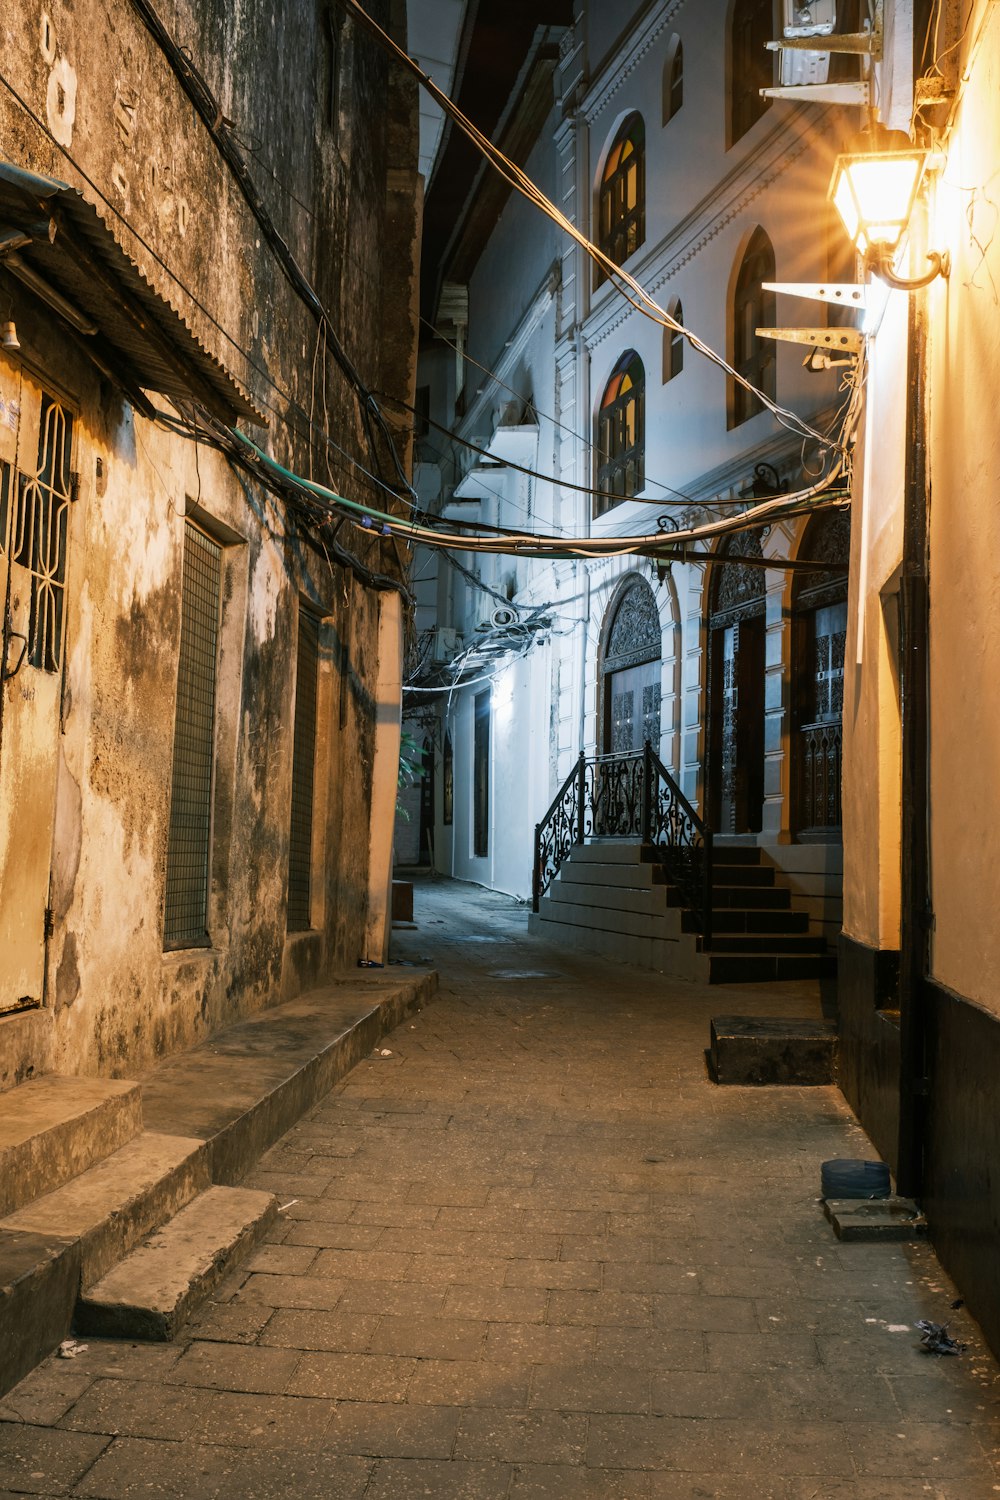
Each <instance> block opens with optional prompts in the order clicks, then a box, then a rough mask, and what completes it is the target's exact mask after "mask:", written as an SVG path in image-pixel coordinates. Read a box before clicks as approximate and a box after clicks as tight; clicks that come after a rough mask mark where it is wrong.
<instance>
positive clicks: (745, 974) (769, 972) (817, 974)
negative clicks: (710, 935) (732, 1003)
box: [703, 953, 837, 984]
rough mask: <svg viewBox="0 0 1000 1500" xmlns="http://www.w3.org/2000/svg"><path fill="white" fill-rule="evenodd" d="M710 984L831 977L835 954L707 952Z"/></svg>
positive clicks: (834, 968) (833, 974)
mask: <svg viewBox="0 0 1000 1500" xmlns="http://www.w3.org/2000/svg"><path fill="white" fill-rule="evenodd" d="M703 956H704V957H705V958H706V959H707V960H708V963H709V976H708V983H709V984H761V983H765V982H767V981H770V980H773V979H832V978H834V977H835V976H836V973H837V959H836V955H835V954H832V953H706V954H704V955H703Z"/></svg>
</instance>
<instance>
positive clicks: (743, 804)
mask: <svg viewBox="0 0 1000 1500" xmlns="http://www.w3.org/2000/svg"><path fill="white" fill-rule="evenodd" d="M721 555H722V556H723V557H727V558H730V559H732V560H731V561H728V562H726V563H724V564H723V565H722V566H720V567H719V568H718V569H717V577H716V579H715V580H714V582H713V590H712V611H711V615H710V620H709V624H710V635H711V653H712V654H711V668H710V671H711V685H712V692H711V701H710V708H709V726H708V734H709V745H710V755H709V761H710V773H711V788H712V792H711V807H712V814H713V818H714V824H715V828H716V830H717V832H719V833H758V832H759V831H760V829H761V826H762V823H763V816H762V812H763V803H764V574H763V571H762V570H761V569H760V568H755V567H753V566H750V565H747V564H745V563H741V562H739V561H738V560H737V559H739V558H740V557H743V556H750V557H754V558H759V557H760V556H761V548H760V540H759V538H758V537H757V536H756V534H755V533H753V532H738V533H737V534H736V535H735V536H734V537H733V539H732V541H730V542H729V543H727V544H726V545H725V550H724V551H723V552H722V553H721Z"/></svg>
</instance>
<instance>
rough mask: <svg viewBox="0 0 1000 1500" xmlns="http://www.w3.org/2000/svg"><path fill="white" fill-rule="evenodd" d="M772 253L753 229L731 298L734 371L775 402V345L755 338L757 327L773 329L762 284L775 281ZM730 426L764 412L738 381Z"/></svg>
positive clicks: (771, 304) (770, 300) (771, 301)
mask: <svg viewBox="0 0 1000 1500" xmlns="http://www.w3.org/2000/svg"><path fill="white" fill-rule="evenodd" d="M774 279H775V268H774V249H773V248H772V245H771V241H770V240H769V239H768V237H767V235H766V234H765V233H764V231H763V229H755V230H754V233H753V237H752V238H751V240H750V243H749V245H748V246H747V248H746V253H745V254H744V256H743V260H742V261H741V263H740V269H739V273H738V275H737V278H736V290H735V293H734V296H733V308H732V319H733V324H732V326H733V368H734V369H736V370H738V371H739V373H740V374H741V375H742V376H743V377H744V378H745V379H746V380H748V381H749V382H750V383H751V385H753V386H755V387H756V388H757V390H759V391H763V393H764V395H765V396H768V397H769V398H770V399H771V400H772V401H773V400H774V399H775V363H774V345H773V342H772V341H771V340H770V339H762V338H758V337H757V331H756V330H757V329H758V328H760V327H773V325H774V319H775V298H774V293H773V292H765V290H764V288H763V285H762V283H763V282H765V281H774ZM731 389H732V400H731V403H730V413H729V425H730V427H739V426H740V424H741V423H742V422H747V421H749V420H750V418H751V417H753V416H756V414H757V413H758V412H759V411H763V409H764V408H763V404H762V402H761V401H760V399H759V398H758V397H757V396H756V395H754V394H753V393H752V392H750V391H748V390H747V389H746V388H745V387H744V386H742V385H740V384H739V383H738V382H737V381H732V382H731Z"/></svg>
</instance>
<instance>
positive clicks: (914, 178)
mask: <svg viewBox="0 0 1000 1500" xmlns="http://www.w3.org/2000/svg"><path fill="white" fill-rule="evenodd" d="M920 168H921V159H920V157H919V156H905V155H900V156H881V157H879V156H875V157H872V158H871V159H870V160H869V161H864V160H861V161H855V162H853V163H852V164H851V166H850V168H849V171H850V175H851V185H852V187H853V189H854V196H855V198H856V200H857V204H858V212H859V215H860V218H861V222H862V224H864V225H865V226H866V229H867V235H868V239H869V240H870V241H871V243H872V244H883V245H889V246H895V245H897V244H898V243H899V239H900V236H901V235H902V233H903V230H904V228H905V227H906V222H907V220H908V219H909V217H910V210H911V208H912V207H913V198H914V194H915V193H916V190H917V183H918V181H919V178H920Z"/></svg>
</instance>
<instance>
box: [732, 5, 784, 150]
mask: <svg viewBox="0 0 1000 1500" xmlns="http://www.w3.org/2000/svg"><path fill="white" fill-rule="evenodd" d="M777 35H778V33H777V31H776V30H775V27H774V0H734V4H733V11H732V20H731V21H730V26H729V68H730V74H729V90H730V93H729V144H730V146H735V144H736V142H737V141H738V140H740V139H741V137H743V136H745V135H746V133H747V131H748V130H749V129H750V127H751V125H755V124H756V123H757V121H758V120H759V119H760V117H761V115H762V114H763V113H764V111H765V110H766V109H768V108H769V106H770V103H771V101H770V99H762V98H761V96H760V91H761V89H766V88H770V86H771V84H773V82H774V62H773V58H774V54H773V53H772V52H768V51H767V50H766V46H767V43H768V42H769V41H771V40H772V38H773V37H775V36H777Z"/></svg>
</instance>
